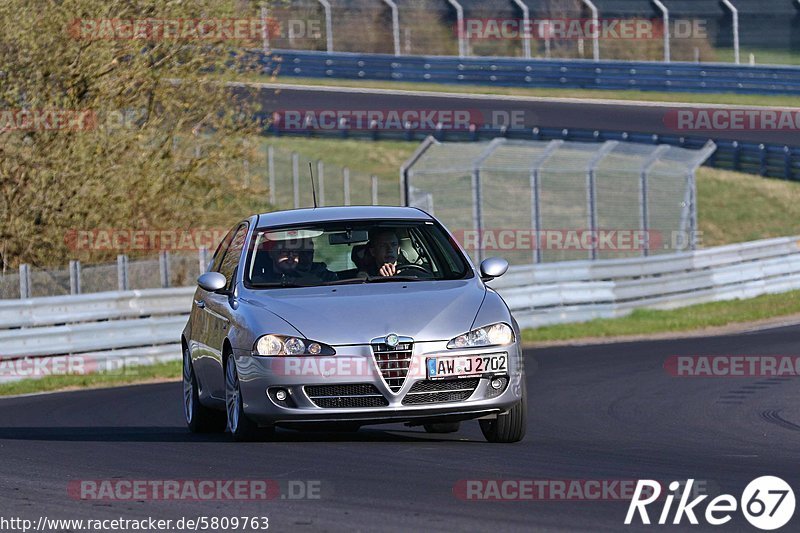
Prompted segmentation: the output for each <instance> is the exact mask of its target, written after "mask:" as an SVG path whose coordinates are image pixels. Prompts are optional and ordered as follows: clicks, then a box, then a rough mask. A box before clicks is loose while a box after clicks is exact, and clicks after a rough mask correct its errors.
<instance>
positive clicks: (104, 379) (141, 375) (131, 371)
mask: <svg viewBox="0 0 800 533" xmlns="http://www.w3.org/2000/svg"><path fill="white" fill-rule="evenodd" d="M180 376H181V361H180V360H178V361H168V362H165V363H156V364H154V365H143V366H136V367H132V368H128V369H126V371H125V373H122V374H120V373H117V372H114V373H108V372H100V373H97V374H86V375H65V376H46V377H43V378H40V379H23V380H20V381H15V382H12V383H3V384H0V396H11V395H16V394H30V393H34V392H52V391H61V390H72V389H92V388H103V387H112V386H119V385H132V384H135V383H145V382H148V381H159V380H172V379H178V378H180Z"/></svg>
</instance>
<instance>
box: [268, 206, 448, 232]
mask: <svg viewBox="0 0 800 533" xmlns="http://www.w3.org/2000/svg"><path fill="white" fill-rule="evenodd" d="M375 219H385V220H386V219H388V220H433V218H432V217H431V216H430V215H429V214H428V213H426V212H425V211H422V210H421V209H417V208H414V207H387V206H347V207H318V208H316V209H313V208H308V209H292V210H290V211H275V212H272V213H264V214H261V215H258V223H257V225H258V227H260V228H262V227H274V226H287V225H293V224H306V223H309V222H338V221H346V220H365V221H367V220H375Z"/></svg>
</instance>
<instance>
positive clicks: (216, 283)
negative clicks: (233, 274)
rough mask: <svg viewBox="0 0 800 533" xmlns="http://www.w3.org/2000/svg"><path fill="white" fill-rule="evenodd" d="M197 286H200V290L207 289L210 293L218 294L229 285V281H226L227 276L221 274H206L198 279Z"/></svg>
mask: <svg viewBox="0 0 800 533" xmlns="http://www.w3.org/2000/svg"><path fill="white" fill-rule="evenodd" d="M197 284H198V285H200V288H202V289H205V290H207V291H208V292H217V291H218V290H220V289H224V288H225V286H226V285H228V280H226V279H225V276H223V275H222V274H220V273H219V272H206V273H205V274H201V275H200V277H199V278H197Z"/></svg>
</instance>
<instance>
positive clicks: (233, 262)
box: [219, 224, 247, 289]
mask: <svg viewBox="0 0 800 533" xmlns="http://www.w3.org/2000/svg"><path fill="white" fill-rule="evenodd" d="M246 237H247V224H242V225H241V226H239V228H238V229H237V230H236V233H235V234H234V235H233V239H231V243H230V246H229V247H228V250H227V251H226V252H225V256H224V257H223V258H222V262H221V263H220V265H219V273H220V274H222V275H223V276H225V279H227V280H228V288H229V289H230V288H231V282H232V281H233V273H234V271H235V270H236V267H237V266H239V259H240V258H241V257H242V249H243V248H244V240H245V238H246Z"/></svg>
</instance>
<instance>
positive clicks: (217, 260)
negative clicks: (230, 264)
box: [208, 228, 236, 272]
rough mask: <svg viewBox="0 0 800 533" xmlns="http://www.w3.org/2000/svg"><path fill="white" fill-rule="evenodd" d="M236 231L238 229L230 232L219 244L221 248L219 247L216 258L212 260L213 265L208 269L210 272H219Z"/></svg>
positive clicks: (215, 254) (215, 253)
mask: <svg viewBox="0 0 800 533" xmlns="http://www.w3.org/2000/svg"><path fill="white" fill-rule="evenodd" d="M235 231H236V228H233V229H232V230H230V231H229V232H228V234H227V235H225V238H223V239H222V241H221V242H220V243H219V246H217V251H216V252H214V257H212V258H211V265H210V266H209V268H208V271H209V272H219V265H220V263H222V258H223V257H225V252H227V251H228V246H230V245H231V239H233V234H234V232H235Z"/></svg>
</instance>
